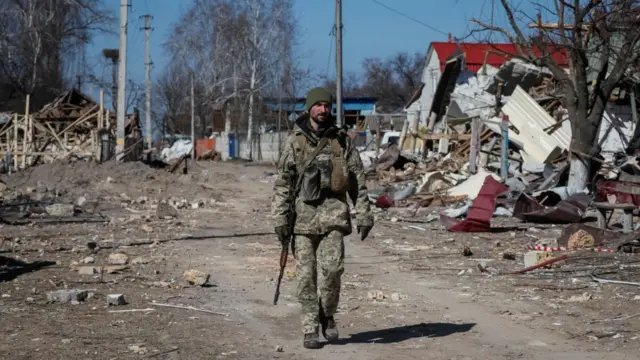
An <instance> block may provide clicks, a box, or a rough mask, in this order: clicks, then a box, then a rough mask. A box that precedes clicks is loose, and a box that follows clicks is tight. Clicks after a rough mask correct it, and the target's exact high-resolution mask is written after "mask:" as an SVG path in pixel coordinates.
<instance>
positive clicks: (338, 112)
mask: <svg viewBox="0 0 640 360" xmlns="http://www.w3.org/2000/svg"><path fill="white" fill-rule="evenodd" d="M342 112H343V111H342V0H336V120H337V124H336V125H338V127H340V126H341V125H342V120H343V114H342Z"/></svg>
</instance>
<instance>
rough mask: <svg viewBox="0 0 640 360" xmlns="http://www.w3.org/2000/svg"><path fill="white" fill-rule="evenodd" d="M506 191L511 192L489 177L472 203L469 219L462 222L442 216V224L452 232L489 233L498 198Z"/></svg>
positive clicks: (468, 213) (468, 214)
mask: <svg viewBox="0 0 640 360" xmlns="http://www.w3.org/2000/svg"><path fill="white" fill-rule="evenodd" d="M506 191H509V188H508V187H507V186H506V185H504V184H502V183H500V182H498V181H497V180H496V179H494V178H493V177H492V176H490V175H487V177H486V178H485V179H484V183H483V184H482V187H481V188H480V192H479V193H478V196H477V197H476V198H475V199H474V200H473V202H472V203H471V207H470V208H469V211H468V212H467V217H466V218H465V219H464V220H462V221H460V220H457V219H454V218H452V217H449V216H446V215H442V214H441V215H440V222H441V223H442V224H444V225H445V227H446V228H447V230H448V231H451V232H488V231H489V229H490V228H491V218H492V217H493V213H494V212H495V209H496V198H497V197H498V195H500V194H502V193H504V192H506Z"/></svg>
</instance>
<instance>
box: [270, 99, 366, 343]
mask: <svg viewBox="0 0 640 360" xmlns="http://www.w3.org/2000/svg"><path fill="white" fill-rule="evenodd" d="M306 105H307V111H306V112H305V113H304V114H303V115H301V116H300V117H299V118H298V119H297V120H296V122H295V126H294V133H293V134H291V135H290V136H289V137H288V139H287V141H286V143H285V145H284V149H283V151H282V155H281V158H280V162H279V164H278V177H277V179H276V181H275V184H274V198H273V204H272V214H273V217H274V222H275V231H276V234H278V238H279V240H280V242H281V243H282V244H283V246H286V239H288V238H289V236H290V235H292V234H291V229H292V228H293V235H295V248H294V249H293V253H294V256H295V259H296V277H297V296H298V300H299V302H300V305H301V306H302V332H303V334H304V341H303V345H304V347H305V348H308V349H316V348H318V347H319V346H320V343H319V335H318V327H319V325H320V326H322V334H323V336H324V337H325V339H327V341H333V340H336V339H337V338H338V329H337V326H336V322H335V319H334V314H335V313H336V310H337V308H338V301H339V298H340V284H341V276H342V273H343V272H344V240H343V238H344V236H345V235H349V234H351V233H352V231H353V230H352V223H351V216H350V211H349V204H348V202H347V195H349V197H351V200H352V202H353V204H354V206H355V209H356V225H357V231H358V233H359V234H360V237H361V240H364V239H365V238H366V237H367V236H368V234H369V232H370V231H371V229H372V227H373V215H372V213H371V209H370V206H369V199H368V197H367V187H366V185H365V174H364V171H363V166H362V161H361V160H360V154H359V153H358V150H357V149H356V148H355V146H354V144H353V142H352V141H351V138H350V137H349V136H347V134H346V132H345V131H344V130H341V129H339V128H338V127H336V125H335V123H334V119H333V117H332V116H331V105H332V96H331V94H329V92H328V91H327V90H325V89H323V88H315V89H312V90H310V91H309V93H308V94H307V103H306ZM291 201H294V204H293V209H294V210H295V221H294V222H295V224H288V223H287V215H289V214H288V212H289V211H290V209H291V208H290V205H292V203H291ZM318 275H319V284H317V278H318Z"/></svg>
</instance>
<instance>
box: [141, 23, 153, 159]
mask: <svg viewBox="0 0 640 360" xmlns="http://www.w3.org/2000/svg"><path fill="white" fill-rule="evenodd" d="M142 17H144V28H143V29H144V70H145V75H144V83H145V88H146V89H145V90H146V91H145V92H146V95H147V99H146V100H147V101H146V111H145V117H146V122H145V130H146V131H145V133H146V136H145V137H146V141H147V149H151V58H150V57H149V30H151V27H149V22H150V20H151V19H152V18H153V16H151V15H142Z"/></svg>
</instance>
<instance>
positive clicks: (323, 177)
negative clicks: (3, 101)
mask: <svg viewBox="0 0 640 360" xmlns="http://www.w3.org/2000/svg"><path fill="white" fill-rule="evenodd" d="M295 142H296V147H297V148H298V149H297V150H298V153H299V154H301V155H302V161H297V162H298V163H299V164H300V163H302V162H304V160H305V159H306V158H307V157H309V156H310V155H312V154H311V151H309V150H308V148H307V147H308V139H307V137H306V136H304V135H302V134H299V135H296V137H295ZM326 148H328V149H329V153H328V154H327V151H326ZM345 150H346V149H344V148H343V147H342V145H341V143H340V140H339V139H338V138H334V139H330V140H329V142H328V143H327V144H326V147H325V149H322V151H320V153H319V154H318V155H317V156H316V157H315V159H313V161H311V163H310V165H309V166H308V167H307V168H306V169H304V170H303V173H302V174H299V175H298V176H302V177H303V179H302V183H301V189H300V197H301V198H302V200H304V201H305V202H315V201H317V200H320V199H321V198H322V197H323V193H324V192H325V191H326V190H330V191H331V192H332V193H334V194H337V195H344V194H346V193H347V191H348V190H349V166H348V163H347V160H346V158H345ZM298 170H299V171H300V170H301V169H298Z"/></svg>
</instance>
